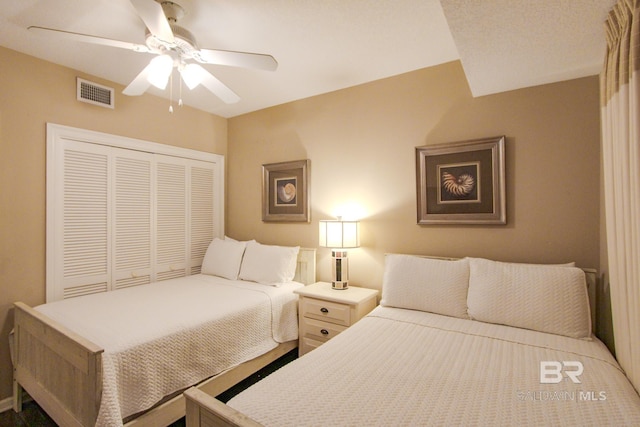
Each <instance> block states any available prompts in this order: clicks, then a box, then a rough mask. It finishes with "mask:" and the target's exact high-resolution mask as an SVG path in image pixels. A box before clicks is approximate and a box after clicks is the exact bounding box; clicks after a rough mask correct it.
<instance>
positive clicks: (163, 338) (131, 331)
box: [12, 239, 315, 426]
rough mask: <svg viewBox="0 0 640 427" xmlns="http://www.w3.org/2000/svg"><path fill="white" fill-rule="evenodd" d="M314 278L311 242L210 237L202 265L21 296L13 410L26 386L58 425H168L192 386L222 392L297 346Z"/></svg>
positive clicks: (180, 412) (15, 341)
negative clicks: (45, 299) (148, 280)
mask: <svg viewBox="0 0 640 427" xmlns="http://www.w3.org/2000/svg"><path fill="white" fill-rule="evenodd" d="M314 281H315V250H314V249H304V248H298V247H283V246H273V245H263V244H260V243H258V242H255V241H250V242H237V241H235V240H232V239H214V241H212V242H211V244H210V245H209V248H208V249H207V252H206V254H205V258H204V261H203V264H202V271H201V274H195V275H191V276H186V277H181V278H177V279H171V280H165V281H161V282H156V283H152V284H148V285H143V286H136V287H132V288H126V289H120V290H117V291H112V292H106V293H101V294H93V295H86V296H82V297H77V298H70V299H66V300H62V301H56V302H52V303H47V304H43V305H41V306H37V307H33V308H32V307H29V306H27V305H26V304H23V303H21V302H17V303H15V322H14V333H13V344H12V348H13V351H12V356H13V357H12V360H13V363H14V410H16V411H20V410H21V406H22V395H23V393H22V389H24V390H26V392H28V393H29V395H30V396H31V397H32V398H33V399H34V400H35V401H36V402H37V403H38V404H39V405H40V406H41V407H42V408H43V409H44V410H45V411H46V412H47V413H48V414H49V415H50V416H51V417H52V418H53V419H54V421H56V423H57V424H59V425H64V426H93V425H97V426H118V425H123V424H126V425H131V426H133V425H136V426H138V425H140V426H145V425H153V426H164V425H168V424H170V423H172V422H174V421H176V420H178V419H179V418H181V417H183V416H184V414H185V403H184V397H183V395H182V391H183V390H184V389H186V388H188V387H189V386H196V387H198V389H200V390H204V391H205V392H207V393H211V394H212V395H217V394H219V393H221V392H223V391H224V390H226V389H227V388H229V387H231V386H233V385H234V384H235V383H237V382H239V381H241V380H242V379H244V378H245V377H247V376H249V375H251V374H252V373H253V372H255V371H257V370H259V369H261V368H262V367H264V366H266V365H267V364H269V363H270V362H272V361H274V360H276V359H277V358H279V357H280V356H282V355H284V354H286V353H287V352H289V351H291V350H293V349H295V348H296V347H297V337H298V332H297V295H296V294H294V293H293V291H294V290H295V289H298V288H299V287H301V286H304V285H305V284H310V283H313V282H314Z"/></svg>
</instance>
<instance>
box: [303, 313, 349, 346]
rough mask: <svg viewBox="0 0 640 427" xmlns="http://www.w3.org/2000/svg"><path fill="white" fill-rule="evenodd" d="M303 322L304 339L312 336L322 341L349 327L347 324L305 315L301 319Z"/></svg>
mask: <svg viewBox="0 0 640 427" xmlns="http://www.w3.org/2000/svg"><path fill="white" fill-rule="evenodd" d="M301 322H302V325H301V326H302V334H303V339H304V338H311V339H313V340H316V341H320V342H325V341H328V340H330V339H331V338H333V337H335V336H336V335H338V334H339V333H340V332H342V331H344V330H345V329H347V327H346V326H341V325H336V324H335V323H329V322H323V321H320V320H314V319H309V318H308V317H303V318H302V319H301Z"/></svg>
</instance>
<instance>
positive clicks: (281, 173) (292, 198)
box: [262, 160, 310, 222]
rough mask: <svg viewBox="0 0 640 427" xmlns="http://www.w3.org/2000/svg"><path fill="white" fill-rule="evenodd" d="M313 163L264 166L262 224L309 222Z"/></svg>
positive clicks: (297, 162)
mask: <svg viewBox="0 0 640 427" xmlns="http://www.w3.org/2000/svg"><path fill="white" fill-rule="evenodd" d="M308 170H309V160H296V161H291V162H281V163H270V164H265V165H262V220H263V221H271V222H309V221H310V215H309V189H308V185H309V183H308Z"/></svg>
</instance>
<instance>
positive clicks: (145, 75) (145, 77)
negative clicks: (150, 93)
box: [122, 63, 153, 96]
mask: <svg viewBox="0 0 640 427" xmlns="http://www.w3.org/2000/svg"><path fill="white" fill-rule="evenodd" d="M152 67H153V66H152V65H151V63H149V65H147V66H146V67H144V68H143V70H142V71H141V72H140V74H138V75H137V76H136V78H135V79H133V81H132V82H131V83H129V86H127V87H126V88H124V90H123V91H122V93H123V94H125V95H129V96H137V95H142V94H143V93H145V92H146V90H147V89H149V86H151V82H149V73H150V72H151V69H152Z"/></svg>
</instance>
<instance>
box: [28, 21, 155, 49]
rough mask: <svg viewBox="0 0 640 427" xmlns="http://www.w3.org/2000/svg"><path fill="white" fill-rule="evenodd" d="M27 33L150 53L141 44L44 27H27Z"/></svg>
mask: <svg viewBox="0 0 640 427" xmlns="http://www.w3.org/2000/svg"><path fill="white" fill-rule="evenodd" d="M29 31H31V32H33V33H37V34H42V35H45V36H47V35H55V36H58V37H64V38H67V39H70V40H75V41H79V42H83V43H92V44H100V45H103V46H110V47H118V48H121V49H128V50H133V51H136V52H150V50H149V48H148V47H147V46H145V45H142V44H136V43H129V42H123V41H120V40H113V39H107V38H104V37H97V36H90V35H88V34H80V33H72V32H70V31H62V30H54V29H52V28H44V27H35V26H32V27H29Z"/></svg>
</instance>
